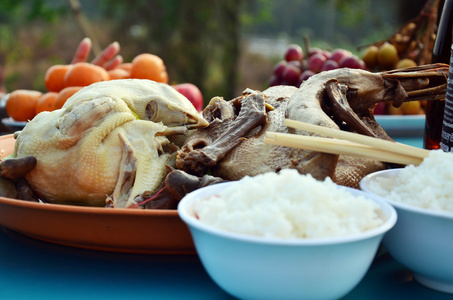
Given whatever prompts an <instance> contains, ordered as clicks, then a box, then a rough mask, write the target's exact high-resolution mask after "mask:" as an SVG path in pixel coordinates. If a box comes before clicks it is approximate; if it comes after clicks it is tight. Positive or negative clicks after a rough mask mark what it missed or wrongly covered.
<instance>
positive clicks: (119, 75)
mask: <svg viewBox="0 0 453 300" xmlns="http://www.w3.org/2000/svg"><path fill="white" fill-rule="evenodd" d="M108 73H109V76H110V80H112V79H125V78H129V76H130V73H129V72H128V71H126V70H124V69H120V68H115V69H113V70H110V71H108Z"/></svg>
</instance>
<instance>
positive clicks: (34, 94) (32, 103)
mask: <svg viewBox="0 0 453 300" xmlns="http://www.w3.org/2000/svg"><path fill="white" fill-rule="evenodd" d="M41 96H42V93H41V92H39V91H34V90H15V91H12V92H11V93H10V94H9V98H8V100H7V101H6V105H5V110H6V113H7V114H8V116H10V117H11V118H13V119H14V120H16V121H29V120H31V119H33V117H34V116H35V108H36V103H37V102H38V99H39V98H40V97H41Z"/></svg>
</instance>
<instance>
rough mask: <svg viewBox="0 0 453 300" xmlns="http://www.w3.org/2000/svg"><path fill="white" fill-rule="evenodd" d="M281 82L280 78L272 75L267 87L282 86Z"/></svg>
mask: <svg viewBox="0 0 453 300" xmlns="http://www.w3.org/2000/svg"><path fill="white" fill-rule="evenodd" d="M282 84H283V80H282V78H281V77H280V76H276V75H272V76H271V78H270V79H269V86H276V85H282Z"/></svg>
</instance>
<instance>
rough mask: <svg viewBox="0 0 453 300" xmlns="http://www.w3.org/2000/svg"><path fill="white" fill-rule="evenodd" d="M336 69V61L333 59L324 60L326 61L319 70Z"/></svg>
mask: <svg viewBox="0 0 453 300" xmlns="http://www.w3.org/2000/svg"><path fill="white" fill-rule="evenodd" d="M335 69H338V63H337V62H336V61H334V60H331V59H329V60H326V62H325V63H324V64H323V65H322V67H321V71H330V70H335Z"/></svg>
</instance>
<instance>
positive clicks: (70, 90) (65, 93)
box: [55, 86, 83, 109]
mask: <svg viewBox="0 0 453 300" xmlns="http://www.w3.org/2000/svg"><path fill="white" fill-rule="evenodd" d="M82 88H83V86H68V87H67V88H64V89H62V90H61V91H60V92H59V93H58V95H57V98H56V99H55V109H60V108H62V107H63V105H64V104H65V103H66V100H68V98H69V97H71V96H72V95H74V94H75V93H77V92H78V91H80V90H81V89H82Z"/></svg>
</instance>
